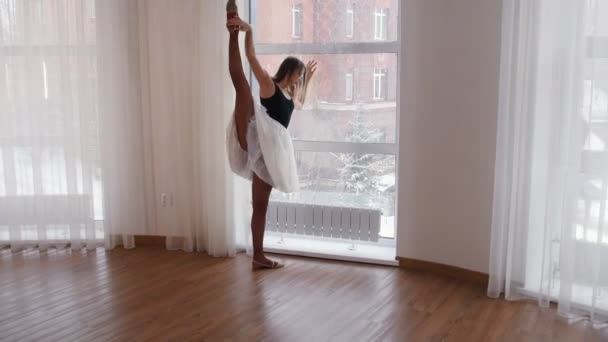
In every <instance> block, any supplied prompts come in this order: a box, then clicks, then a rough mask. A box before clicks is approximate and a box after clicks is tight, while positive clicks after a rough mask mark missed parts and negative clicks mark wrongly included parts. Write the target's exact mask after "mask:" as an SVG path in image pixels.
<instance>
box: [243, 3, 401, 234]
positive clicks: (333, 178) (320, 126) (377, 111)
mask: <svg viewBox="0 0 608 342" xmlns="http://www.w3.org/2000/svg"><path fill="white" fill-rule="evenodd" d="M307 1H308V2H307ZM277 3H278V1H276V0H251V7H250V8H251V9H252V11H251V19H250V20H251V22H252V23H253V24H254V25H255V26H256V27H257V32H258V36H257V37H256V40H255V43H256V52H257V54H258V59H259V60H260V62H261V64H262V65H264V66H265V67H266V68H268V72H270V73H271V74H272V73H274V72H275V71H276V68H278V66H279V65H280V64H281V62H282V61H283V59H284V58H285V57H287V56H289V55H293V56H295V57H298V58H300V59H301V60H302V61H303V62H304V63H306V62H307V61H309V60H311V59H315V60H317V62H318V63H319V71H318V72H317V75H316V76H315V77H316V80H314V81H313V82H312V83H311V86H310V89H309V91H308V95H307V99H306V105H305V107H304V109H302V110H300V111H298V112H296V113H294V115H293V116H292V120H291V124H290V125H289V131H290V134H291V136H292V138H293V140H294V141H293V146H294V149H295V151H296V162H297V167H298V175H299V178H300V188H301V191H300V192H299V193H298V194H293V195H284V194H281V193H273V195H272V197H271V200H272V201H284V202H294V201H295V202H298V203H301V202H304V203H309V202H310V203H312V204H327V205H333V206H343V207H365V208H373V209H381V211H382V226H381V236H382V237H383V238H388V239H391V238H393V237H394V230H395V229H394V228H395V227H394V219H395V208H394V206H395V200H396V198H395V197H396V191H395V180H396V164H395V162H396V155H397V144H396V141H397V130H396V126H397V115H398V112H397V103H396V98H395V96H394V94H396V87H397V83H396V82H392V80H393V78H392V77H391V82H387V80H388V75H389V74H395V73H397V61H398V52H399V43H398V41H397V37H398V32H397V31H396V30H397V28H396V25H391V26H390V27H388V26H387V27H385V28H384V30H385V32H384V33H383V35H384V37H385V38H386V39H385V40H384V41H375V40H374V34H373V33H374V32H373V25H374V21H373V20H372V16H371V14H373V13H374V7H373V5H372V6H370V4H371V3H372V2H370V1H369V0H348V1H345V0H322V1H319V2H317V1H316V0H299V1H297V3H298V4H301V6H300V5H298V6H292V5H291V4H292V2H286V3H288V5H284V6H283V7H277ZM315 3H317V4H319V3H320V4H322V5H320V6H313V4H315ZM383 3H384V4H386V5H385V6H384V7H386V8H387V10H385V13H388V11H389V10H390V11H397V10H398V6H399V1H398V0H386V1H383ZM309 4H310V6H309ZM279 8H280V10H282V11H284V13H277V11H278V10H279ZM304 8H306V13H305V16H306V20H307V25H308V24H310V25H311V27H314V30H313V31H314V34H312V33H311V34H310V35H308V33H304V32H303V31H302V32H300V34H301V35H304V36H306V37H305V39H302V40H299V39H298V40H294V39H293V37H292V36H293V34H292V33H294V32H293V31H294V27H296V26H297V25H295V22H296V21H297V20H300V19H297V20H294V21H290V20H289V17H290V15H292V18H300V17H302V18H303V16H304V11H303V10H304ZM362 8H365V9H366V12H365V13H368V14H369V15H368V16H367V20H363V19H364V18H361V19H362V20H363V21H362V22H361V25H362V26H361V27H362V28H366V27H367V29H366V30H367V33H366V34H359V33H358V32H359V31H358V28H357V27H358V26H355V23H354V13H355V11H361V9H362ZM359 13H362V12H359ZM300 14H302V15H300ZM281 18H287V20H284V19H281ZM351 19H352V20H351ZM308 20H310V23H309V22H308ZM385 21H386V20H385ZM356 25H359V23H357V24H356ZM351 28H352V30H350V29H351ZM297 30H298V29H296V30H295V31H297ZM349 30H350V32H349ZM387 30H388V31H387ZM391 30H394V31H391ZM307 32H308V31H307ZM362 32H364V31H362ZM295 33H298V32H295ZM350 33H352V37H348V35H349V34H350ZM388 37H391V38H390V39H393V40H390V39H389V38H388ZM370 43H372V44H370ZM376 71H377V72H378V73H380V75H379V76H378V82H374V73H375V72H376ZM396 80H397V79H396V78H395V81H396ZM375 83H377V84H378V87H377V89H375V88H374V84H375ZM252 87H253V91H254V92H256V91H257V90H256V89H257V85H256V84H255V80H254V79H252ZM375 93H377V95H378V96H379V97H381V99H382V101H378V100H375V99H374V94H375ZM328 201H329V202H328ZM389 243H390V242H389Z"/></svg>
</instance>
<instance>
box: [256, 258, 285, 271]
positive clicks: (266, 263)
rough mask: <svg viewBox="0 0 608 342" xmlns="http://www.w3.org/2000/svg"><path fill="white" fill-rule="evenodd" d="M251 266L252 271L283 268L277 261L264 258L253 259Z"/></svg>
mask: <svg viewBox="0 0 608 342" xmlns="http://www.w3.org/2000/svg"><path fill="white" fill-rule="evenodd" d="M252 266H253V268H254V269H260V268H281V267H283V264H281V263H279V262H277V261H273V260H270V259H268V258H266V257H265V256H261V257H254V258H253V261H252Z"/></svg>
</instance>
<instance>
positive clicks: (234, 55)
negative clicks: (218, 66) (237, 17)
mask: <svg viewBox="0 0 608 342" xmlns="http://www.w3.org/2000/svg"><path fill="white" fill-rule="evenodd" d="M228 65H229V71H230V78H231V79H232V84H233V85H234V90H236V99H235V101H234V116H235V122H236V132H237V136H238V140H239V145H241V148H242V149H243V150H245V151H247V128H248V126H249V119H250V118H251V116H252V115H253V97H252V96H251V87H250V86H249V82H248V81H247V77H246V76H245V72H244V71H243V63H242V62H241V52H240V49H239V33H238V32H231V33H230V43H229V51H228Z"/></svg>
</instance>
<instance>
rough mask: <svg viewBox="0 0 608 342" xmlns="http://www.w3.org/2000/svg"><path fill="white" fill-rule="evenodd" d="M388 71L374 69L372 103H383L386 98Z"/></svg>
mask: <svg viewBox="0 0 608 342" xmlns="http://www.w3.org/2000/svg"><path fill="white" fill-rule="evenodd" d="M387 79H388V71H387V69H386V68H374V76H373V80H374V87H373V89H374V93H373V96H372V98H373V99H374V101H383V100H386V98H387V96H386V95H387V89H386V88H387V86H388V82H387Z"/></svg>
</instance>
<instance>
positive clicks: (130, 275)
mask: <svg viewBox="0 0 608 342" xmlns="http://www.w3.org/2000/svg"><path fill="white" fill-rule="evenodd" d="M284 260H285V261H286V263H287V267H286V268H284V269H281V270H274V271H257V272H252V271H251V268H250V261H249V258H248V257H247V256H246V255H239V256H237V257H235V258H230V259H212V258H209V257H206V256H204V255H203V254H195V253H183V252H168V251H164V250H162V249H161V248H156V247H143V248H137V249H135V250H131V251H126V250H123V249H116V250H113V251H105V250H103V249H97V250H95V251H89V252H86V251H82V252H81V251H78V252H70V251H68V250H50V251H48V252H38V251H36V250H28V251H24V252H20V253H15V254H11V253H10V251H8V250H2V251H0V341H110V340H111V341H255V340H267V341H568V342H570V341H607V340H608V332H606V331H605V330H595V329H593V328H591V327H590V325H589V323H586V322H578V323H576V324H568V323H567V322H566V321H564V320H563V319H560V318H558V317H557V315H556V313H555V309H544V310H543V309H540V308H538V307H537V306H536V304H534V303H525V302H518V303H512V302H507V301H504V300H492V299H489V298H487V297H486V296H485V289H484V288H481V287H480V286H475V285H471V284H468V283H465V282H460V281H455V280H451V279H446V278H442V277H438V276H433V275H427V274H421V273H415V272H407V271H404V270H402V269H397V268H392V267H382V266H372V265H361V264H354V263H343V262H332V261H322V260H316V259H306V258H292V257H289V258H284Z"/></svg>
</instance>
